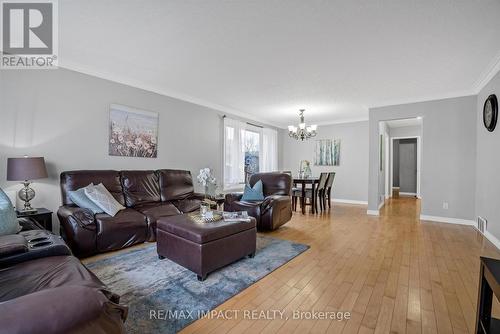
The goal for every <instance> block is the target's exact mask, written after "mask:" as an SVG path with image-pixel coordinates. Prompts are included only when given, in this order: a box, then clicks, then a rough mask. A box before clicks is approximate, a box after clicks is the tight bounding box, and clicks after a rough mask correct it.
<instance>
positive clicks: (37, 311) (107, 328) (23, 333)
mask: <svg viewBox="0 0 500 334" xmlns="http://www.w3.org/2000/svg"><path fill="white" fill-rule="evenodd" d="M23 229H24V226H23ZM32 232H33V233H35V234H30V233H32ZM37 233H38V234H37ZM44 233H45V234H46V236H47V237H49V238H58V237H57V236H54V235H52V234H50V233H49V232H47V231H43V230H38V231H36V230H33V231H25V232H21V233H20V234H13V235H8V236H2V237H0V259H2V263H1V264H0V314H1V316H0V334H4V333H5V334H7V333H8V334H13V333H17V334H31V333H54V334H67V333H125V328H124V321H125V319H126V317H127V308H126V307H124V306H121V305H119V304H118V302H119V296H118V295H115V294H114V293H112V292H110V291H109V290H108V289H107V287H106V286H105V285H104V284H103V283H102V282H101V281H100V280H99V279H98V278H97V277H96V276H95V275H94V274H92V273H91V272H90V271H89V270H87V269H86V268H85V267H84V266H83V265H82V264H81V263H80V261H79V260H78V259H77V258H75V257H74V256H71V255H69V254H70V252H69V249H68V248H67V247H65V249H64V247H54V248H53V250H52V251H48V252H46V251H43V250H38V249H36V248H32V247H30V246H29V245H33V244H31V240H30V239H29V238H30V237H32V236H35V237H37V238H40V236H42V235H43V234H44ZM33 240H34V239H33ZM23 245H24V247H25V249H24V250H23V249H22V246H23ZM58 246H64V243H63V242H62V241H61V245H58ZM47 247H48V248H50V247H51V246H47ZM42 248H46V247H45V246H44V247H42ZM32 253H40V254H32ZM15 254H17V255H18V257H17V258H16V256H15ZM47 254H50V255H49V256H44V255H47ZM8 258H10V259H11V261H7V260H6V259H8ZM3 260H6V261H3Z"/></svg>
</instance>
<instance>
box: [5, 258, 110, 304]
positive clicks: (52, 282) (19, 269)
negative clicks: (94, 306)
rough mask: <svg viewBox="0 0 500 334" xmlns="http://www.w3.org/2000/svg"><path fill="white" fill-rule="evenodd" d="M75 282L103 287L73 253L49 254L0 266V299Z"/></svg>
mask: <svg viewBox="0 0 500 334" xmlns="http://www.w3.org/2000/svg"><path fill="white" fill-rule="evenodd" d="M65 285H77V286H87V287H95V288H98V289H104V290H105V286H104V284H103V283H102V282H100V281H99V280H98V279H97V277H95V275H94V274H92V273H91V272H90V271H88V270H87V269H86V268H85V267H84V266H83V265H82V264H81V263H80V261H79V260H78V259H77V258H75V257H73V256H69V255H68V256H50V257H44V258H40V259H37V260H36V261H26V262H22V263H18V264H16V265H15V266H8V267H5V268H1V269H0V302H4V301H7V300H10V299H13V298H17V297H20V296H24V295H27V294H30V293H33V292H36V291H40V290H46V289H52V288H57V287H60V286H65Z"/></svg>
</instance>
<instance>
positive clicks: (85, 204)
mask: <svg viewBox="0 0 500 334" xmlns="http://www.w3.org/2000/svg"><path fill="white" fill-rule="evenodd" d="M93 186H94V184H93V183H91V184H89V185H88V186H87V187H93ZM87 187H83V188H80V189H77V190H74V191H68V194H69V198H70V199H71V200H72V201H73V203H75V204H76V205H78V206H79V207H80V208H82V209H89V210H90V211H92V213H93V214H96V213H103V212H104V210H103V209H101V208H100V207H98V206H97V205H96V204H95V203H94V202H92V200H91V199H90V198H88V196H87V195H86V194H85V188H87Z"/></svg>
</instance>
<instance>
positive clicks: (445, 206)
mask: <svg viewBox="0 0 500 334" xmlns="http://www.w3.org/2000/svg"><path fill="white" fill-rule="evenodd" d="M443 209H445V210H448V202H443Z"/></svg>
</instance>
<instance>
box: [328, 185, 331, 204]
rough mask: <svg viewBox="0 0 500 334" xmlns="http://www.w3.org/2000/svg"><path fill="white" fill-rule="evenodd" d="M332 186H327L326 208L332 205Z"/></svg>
mask: <svg viewBox="0 0 500 334" xmlns="http://www.w3.org/2000/svg"><path fill="white" fill-rule="evenodd" d="M331 196H332V188H331V187H330V188H328V208H331V207H332V197H331Z"/></svg>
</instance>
